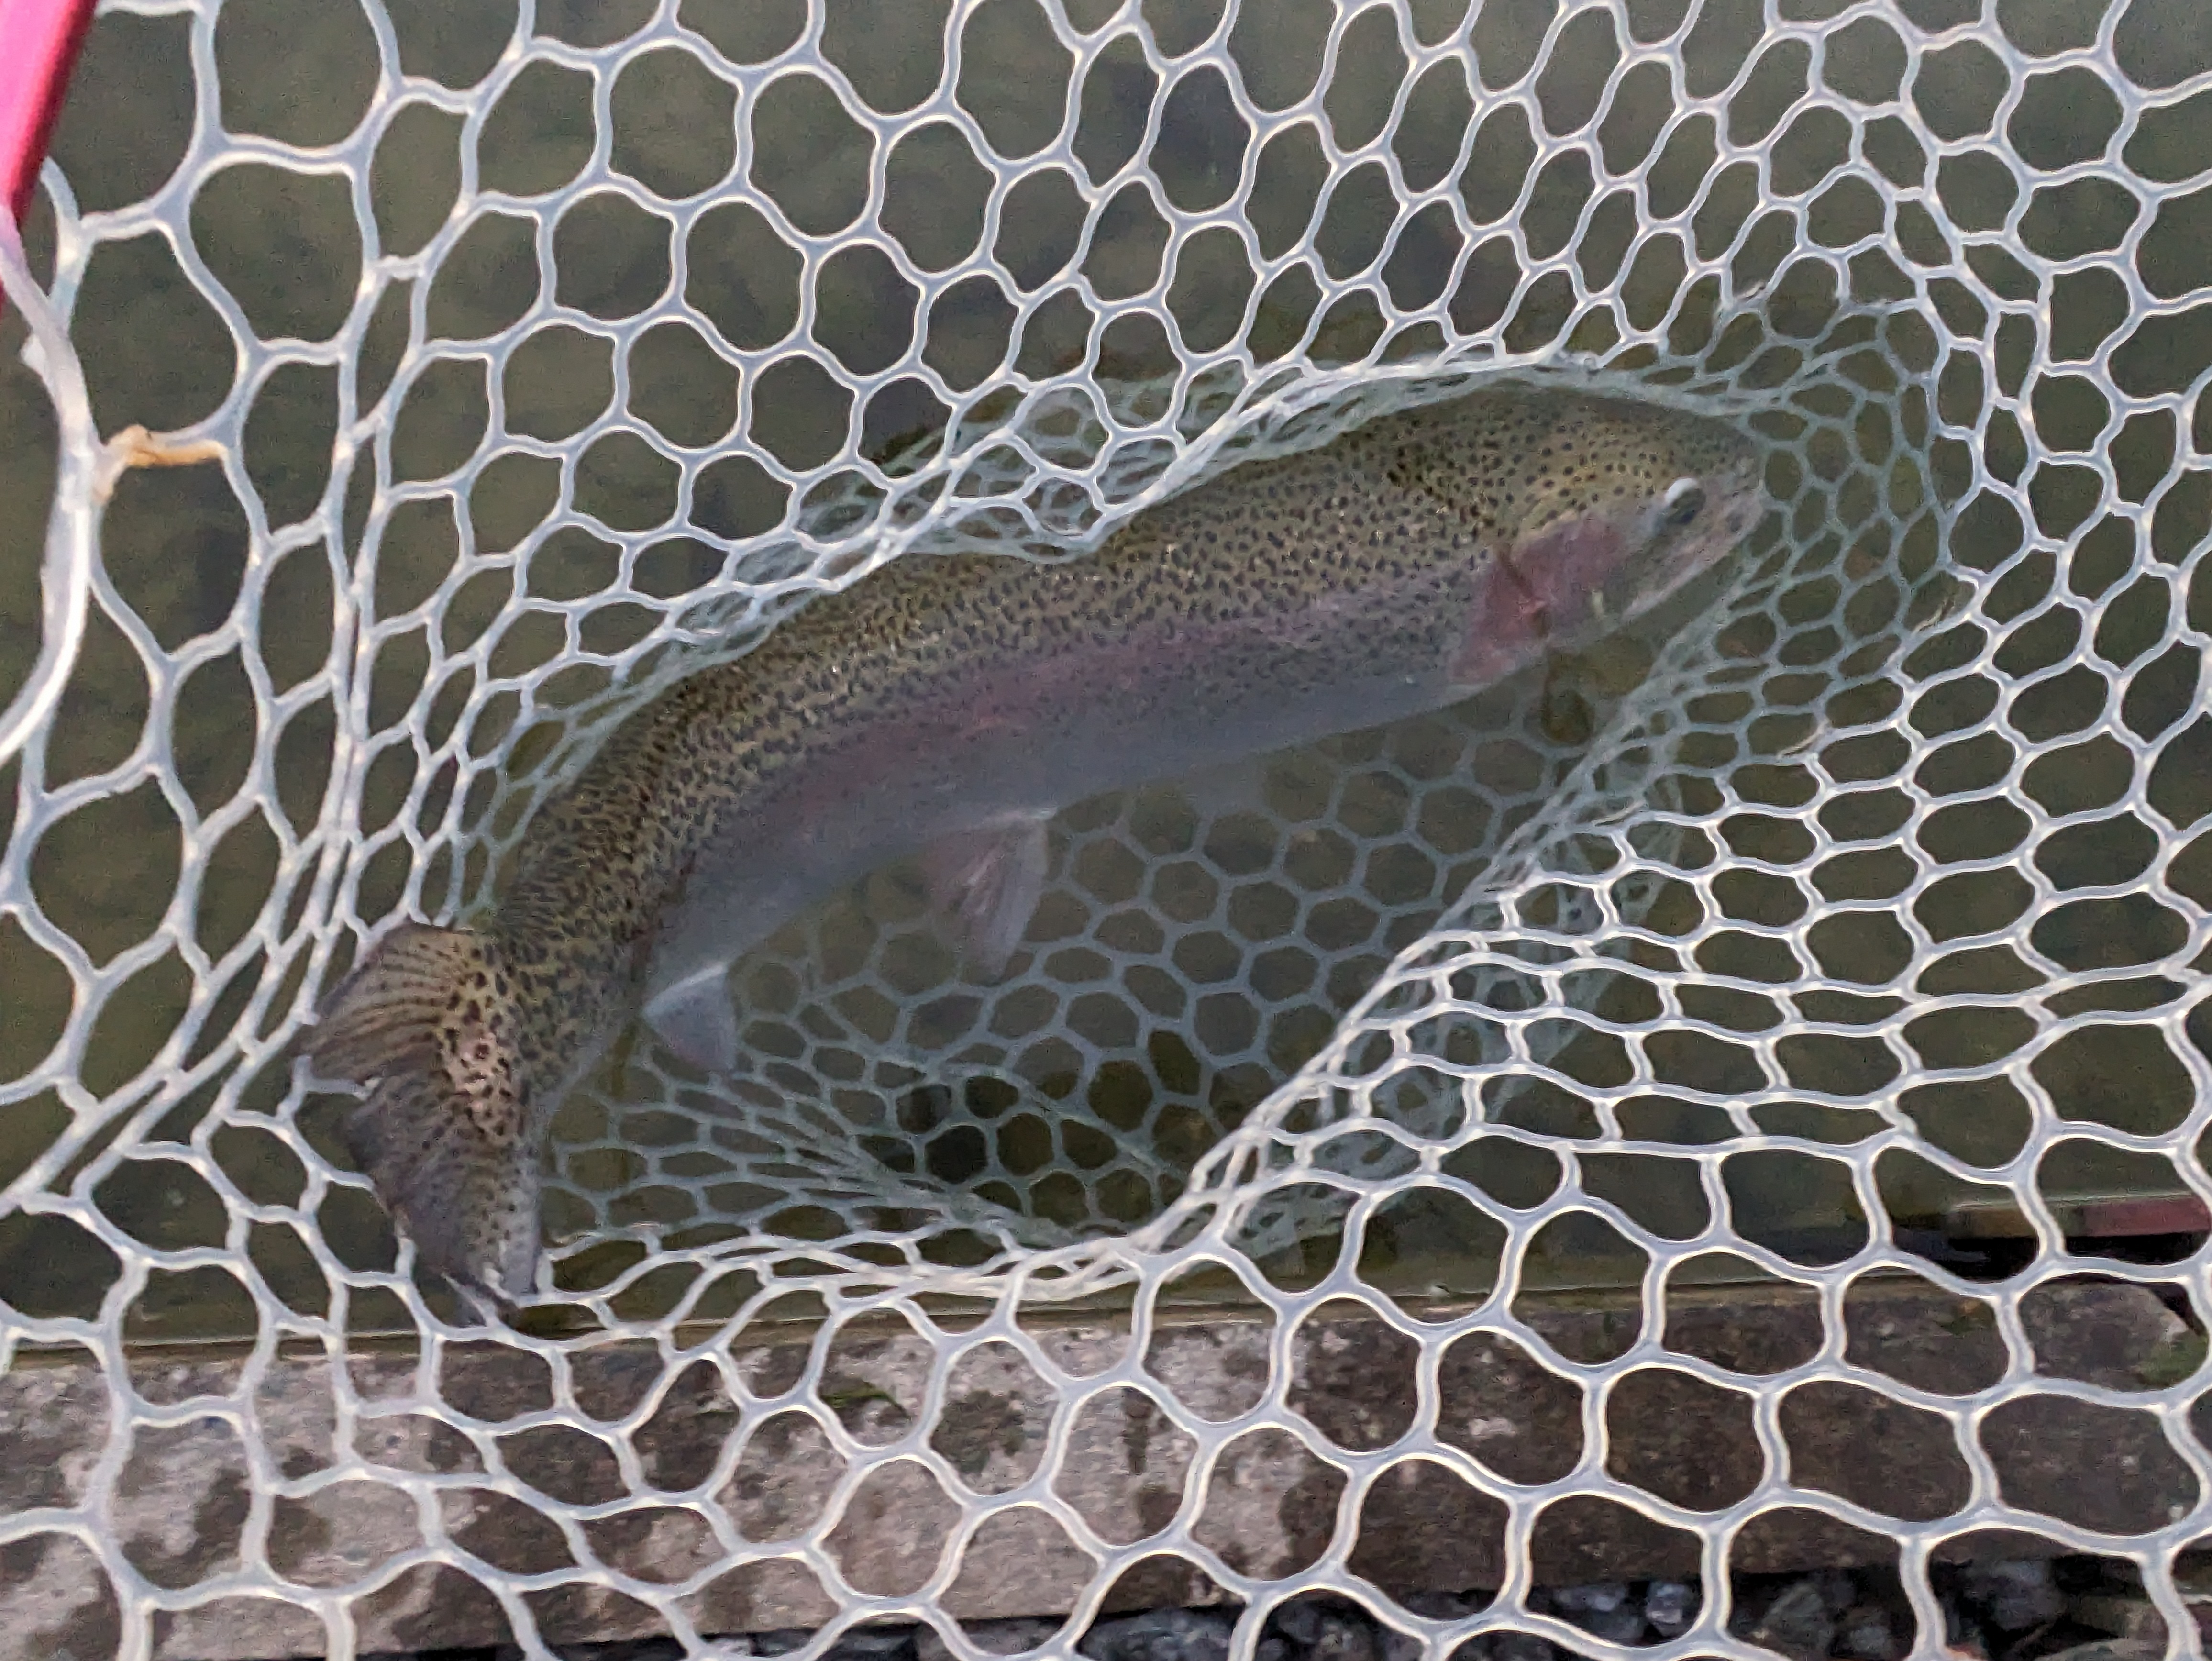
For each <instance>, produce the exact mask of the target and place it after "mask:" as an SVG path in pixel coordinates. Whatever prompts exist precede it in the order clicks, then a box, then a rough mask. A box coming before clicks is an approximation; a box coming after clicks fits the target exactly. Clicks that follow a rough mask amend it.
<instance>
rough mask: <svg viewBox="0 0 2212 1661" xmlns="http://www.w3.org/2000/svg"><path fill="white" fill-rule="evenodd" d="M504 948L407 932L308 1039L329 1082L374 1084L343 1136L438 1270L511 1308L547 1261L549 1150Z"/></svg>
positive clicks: (434, 932) (391, 940)
mask: <svg viewBox="0 0 2212 1661" xmlns="http://www.w3.org/2000/svg"><path fill="white" fill-rule="evenodd" d="M513 1033H514V1023H513V1010H512V1008H511V1007H510V1004H509V1001H508V995H507V980H506V977H505V976H504V974H503V973H502V972H501V967H500V964H499V962H498V954H497V950H496V947H495V945H494V943H493V942H492V941H490V940H487V939H486V938H485V937H484V936H483V935H482V934H477V933H475V932H474V931H472V930H469V929H460V928H431V927H429V926H428V925H427V924H423V923H417V922H409V923H403V924H402V925H400V927H398V928H395V929H393V930H392V932H391V933H390V934H387V935H386V936H385V938H384V939H383V940H380V941H378V942H377V944H376V946H374V948H373V949H372V950H371V951H370V952H369V953H368V957H366V958H363V959H362V962H361V964H359V966H357V967H356V969H355V970H354V971H353V972H352V973H351V974H350V975H349V976H348V977H346V978H345V980H344V981H343V982H342V983H340V984H339V986H338V988H337V990H336V991H335V992H334V993H332V994H331V996H330V998H329V1000H328V1001H327V1002H326V1003H325V1006H324V1008H323V1010H322V1012H321V1013H320V1015H319V1017H318V1019H317V1020H316V1023H315V1025H314V1027H313V1030H312V1031H310V1032H309V1034H308V1035H307V1056H308V1060H309V1062H310V1064H311V1065H312V1066H313V1068H314V1070H315V1071H316V1072H317V1073H318V1074H321V1075H322V1076H324V1077H325V1078H333V1079H350V1080H355V1081H356V1082H358V1083H373V1085H374V1088H372V1089H371V1090H370V1092H369V1094H368V1099H367V1100H366V1101H364V1102H363V1103H362V1104H361V1105H360V1106H359V1107H357V1108H356V1109H355V1110H353V1112H352V1113H350V1114H349V1115H348V1116H347V1118H346V1120H345V1123H344V1126H343V1135H344V1138H345V1141H346V1145H347V1147H349V1149H350V1150H351V1152H352V1153H353V1155H354V1158H355V1159H357V1160H358V1161H359V1162H360V1164H361V1167H362V1170H363V1171H365V1172H367V1173H368V1178H369V1180H370V1182H372V1183H374V1185H375V1188H376V1193H377V1197H378V1198H379V1199H380V1200H382V1201H383V1202H384V1204H385V1207H386V1209H387V1210H389V1211H390V1212H391V1213H392V1216H393V1218H394V1220H397V1221H398V1223H399V1225H400V1226H402V1227H403V1228H404V1229H405V1230H406V1232H407V1235H408V1238H410V1239H411V1240H413V1241H414V1242H415V1249H416V1253H417V1254H418V1255H419V1256H421V1257H422V1261H423V1262H424V1263H425V1264H426V1265H428V1267H429V1268H431V1269H435V1270H437V1271H438V1273H440V1274H441V1275H444V1276H445V1277H446V1278H447V1280H449V1281H453V1283H454V1284H455V1285H457V1286H459V1287H463V1288H465V1289H466V1290H469V1291H471V1292H475V1293H480V1294H483V1295H485V1296H488V1297H489V1298H490V1299H493V1300H494V1301H495V1302H499V1303H505V1302H507V1301H508V1300H509V1299H512V1298H513V1297H515V1296H517V1295H520V1293H525V1292H527V1291H528V1290H529V1289H530V1286H531V1282H532V1280H533V1279H534V1278H535V1275H536V1271H537V1262H538V1149H537V1147H536V1146H535V1145H534V1141H533V1140H532V1136H531V1135H530V1121H531V1118H532V1114H531V1111H530V1108H531V1103H530V1101H529V1099H528V1083H527V1080H526V1074H525V1073H524V1070H523V1068H521V1066H520V1057H519V1056H517V1055H516V1053H515V1045H514V1039H513Z"/></svg>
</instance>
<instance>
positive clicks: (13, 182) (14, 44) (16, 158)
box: [0, 0, 94, 226]
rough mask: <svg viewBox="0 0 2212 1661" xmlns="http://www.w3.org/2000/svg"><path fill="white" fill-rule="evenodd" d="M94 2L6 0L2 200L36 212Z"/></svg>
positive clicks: (18, 217)
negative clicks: (49, 146)
mask: <svg viewBox="0 0 2212 1661" xmlns="http://www.w3.org/2000/svg"><path fill="white" fill-rule="evenodd" d="M93 3H94V0H0V201H4V202H5V203H6V204H7V207H8V214H9V218H11V219H12V220H13V221H14V222H15V223H16V224H17V225H18V226H20V225H21V223H22V222H23V216H24V215H25V214H27V213H28V212H29V211H30V208H31V195H32V192H34V191H35V190H36V189H37V188H38V184H39V167H40V164H41V163H43V162H44V161H46V142H47V140H48V139H50V138H51V137H52V136H53V131H54V120H55V118H56V117H57V116H58V115H59V114H60V113H61V108H62V98H63V95H64V94H65V93H67V92H68V90H69V77H70V68H71V67H72V66H73V65H74V64H76V54H77V48H78V47H79V46H82V45H83V44H84V34H85V30H86V29H87V28H88V27H90V26H91V23H92V9H93Z"/></svg>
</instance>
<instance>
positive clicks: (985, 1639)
mask: <svg viewBox="0 0 2212 1661" xmlns="http://www.w3.org/2000/svg"><path fill="white" fill-rule="evenodd" d="M1934 1582H1935V1587H1936V1597H1937V1601H1938V1602H1939V1603H1940V1604H1941V1605H1942V1610H1943V1615H1944V1624H1945V1627H1946V1629H1947V1630H1946V1631H1945V1633H1944V1634H1943V1641H1944V1652H1945V1653H1946V1656H1947V1661H2157V1658H2160V1657H2162V1656H2163V1655H2164V1654H2165V1652H2166V1628H2165V1624H2164V1622H2163V1621H2160V1618H2159V1615H2158V1613H2157V1611H2156V1609H2154V1607H2153V1606H2152V1604H2151V1603H2150V1602H2149V1600H2148V1599H2147V1598H2146V1597H2144V1596H2143V1595H2142V1588H2141V1586H2140V1585H2138V1584H2137V1583H2136V1581H2135V1579H2133V1575H2132V1571H2131V1570H2130V1569H2129V1568H2127V1567H2125V1566H2124V1565H2120V1564H2118V1563H2116V1562H2113V1561H2107V1560H2101V1559H2096V1558H2087V1557H2075V1558H2057V1559H2046V1558H2027V1557H2022V1558H2009V1559H2000V1560H1996V1561H1986V1562H1977V1563H1971V1564H1965V1565H1942V1564H1939V1565H1938V1566H1937V1567H1936V1570H1935V1572H1934ZM1733 1594H1734V1595H1733V1599H1732V1609H1731V1612H1730V1615H1729V1630H1730V1631H1731V1633H1733V1634H1735V1635H1736V1636H1738V1637H1739V1638H1741V1639H1746V1640H1749V1641H1751V1642H1753V1643H1754V1644H1757V1645H1759V1646H1762V1647H1763V1648H1765V1649H1766V1650H1768V1651H1770V1652H1772V1653H1773V1654H1775V1655H1776V1656H1778V1657H1781V1658H1785V1661H1904V1658H1905V1657H1906V1656H1908V1655H1911V1654H1912V1653H1913V1651H1914V1640H1915V1638H1916V1635H1917V1624H1916V1622H1915V1620H1914V1617H1913V1613H1912V1609H1911V1603H1909V1601H1908V1600H1907V1599H1906V1597H1905V1592H1904V1589H1903V1587H1902V1586H1901V1585H1899V1581H1898V1579H1897V1576H1896V1575H1895V1573H1893V1572H1892V1571H1890V1570H1887V1569H1862V1570H1857V1571H1850V1572H1845V1571H1844V1570H1839V1569H1829V1570H1823V1571H1820V1572H1818V1573H1809V1574H1781V1575H1759V1576H1745V1577H1742V1578H1741V1579H1739V1580H1738V1581H1737V1582H1736V1584H1735V1587H1734V1588H1733ZM1488 1602H1489V1599H1488V1597H1487V1595H1486V1594H1485V1593H1482V1592H1480V1591H1469V1592H1461V1593H1449V1592H1415V1593H1410V1594H1407V1596H1406V1597H1404V1598H1403V1599H1401V1603H1400V1605H1399V1607H1400V1609H1401V1610H1403V1611H1405V1612H1409V1613H1411V1614H1412V1615H1415V1616H1418V1617H1420V1618H1421V1619H1423V1620H1425V1621H1435V1622H1439V1623H1441V1622H1451V1621H1462V1620H1464V1619H1466V1618H1468V1616H1470V1615H1477V1614H1480V1612H1481V1611H1482V1610H1483V1609H1486V1607H1487V1605H1488ZM1528 1609H1529V1610H1530V1612H1531V1613H1533V1614H1536V1615H1548V1616H1551V1617H1553V1619H1556V1620H1558V1621H1565V1623H1567V1624H1568V1625H1569V1626H1571V1627H1575V1628H1580V1629H1581V1630H1582V1631H1583V1632H1585V1633H1588V1634H1590V1636H1591V1638H1592V1639H1593V1640H1597V1642H1596V1643H1595V1644H1594V1645H1593V1646H1592V1647H1593V1649H1595V1648H1596V1647H1598V1646H1601V1645H1603V1646H1611V1645H1620V1646H1634V1645H1647V1644H1653V1643H1657V1642H1660V1641H1662V1640H1667V1639H1672V1638H1678V1637H1680V1636H1681V1635H1682V1634H1684V1633H1686V1632H1688V1631H1690V1630H1691V1629H1692V1628H1693V1627H1694V1626H1695V1625H1696V1623H1697V1622H1698V1621H1699V1619H1701V1618H1702V1617H1703V1615H1704V1613H1705V1591H1704V1589H1703V1587H1701V1586H1700V1585H1699V1584H1698V1583H1697V1582H1696V1581H1694V1580H1641V1581H1624V1580H1605V1581H1597V1582H1594V1583H1592V1584H1590V1585H1578V1586H1549V1587H1541V1588H1539V1589H1537V1590H1536V1591H1533V1592H1531V1593H1530V1594H1529V1598H1528ZM2193 1609H2194V1610H2195V1611H2196V1612H2197V1614H2198V1617H2199V1625H2200V1628H2201V1629H2202V1630H2203V1632H2204V1633H2206V1634H2212V1602H2206V1603H2198V1604H2196V1605H2193ZM1236 1625H1237V1611H1236V1610H1235V1609H1151V1610H1147V1611H1146V1612H1144V1613H1143V1614H1139V1615H1114V1616H1109V1618H1107V1619H1105V1620H1103V1621H1098V1622H1097V1623H1096V1624H1095V1625H1093V1626H1092V1627H1091V1629H1090V1630H1089V1631H1088V1632H1086V1633H1085V1634H1083V1635H1082V1636H1081V1638H1079V1640H1077V1641H1076V1643H1075V1645H1074V1648H1075V1650H1076V1652H1078V1653H1079V1654H1080V1655H1081V1656H1083V1657H1084V1658H1085V1661H1228V1658H1229V1655H1230V1652H1231V1646H1232V1641H1233V1640H1234V1638H1235V1635H1236ZM960 1630H961V1631H962V1633H963V1634H964V1636H965V1637H966V1639H967V1640H968V1642H969V1644H970V1645H972V1646H975V1648H976V1649H980V1650H981V1651H982V1652H984V1653H986V1654H987V1655H994V1656H1018V1655H1023V1654H1027V1653H1030V1652H1035V1651H1037V1650H1040V1649H1042V1648H1043V1647H1045V1646H1048V1645H1049V1644H1052V1643H1054V1642H1055V1641H1064V1640H1063V1633H1064V1628H1063V1627H1062V1625H1061V1624H1060V1622H1059V1621H1054V1620H1048V1619H1036V1620H1021V1621H978V1622H975V1623H973V1624H971V1625H969V1626H966V1627H963V1628H961V1629H960ZM812 1636H813V1635H812V1634H811V1633H805V1632H769V1633H756V1634H751V1635H750V1636H749V1637H741V1638H735V1639H725V1640H721V1641H722V1643H723V1644H724V1646H726V1649H728V1650H729V1651H731V1652H735V1653H738V1654H750V1655H754V1656H758V1657H763V1658H767V1657H773V1656H782V1655H788V1654H790V1653H792V1652H793V1651H796V1650H798V1649H799V1648H802V1647H803V1646H805V1645H806V1644H807V1643H808V1642H810V1641H811V1638H812ZM2192 1637H2193V1638H2195V1641H2196V1642H2197V1645H2198V1646H2202V1645H2203V1642H2204V1641H2205V1640H2204V1639H2203V1638H2202V1637H2197V1636H2196V1635H2195V1634H2192ZM1582 1653H1583V1652H1581V1651H1579V1650H1577V1649H1575V1648H1572V1647H1565V1646H1560V1645H1558V1644H1555V1643H1553V1641H1552V1640H1550V1639H1549V1638H1547V1637H1545V1636H1542V1635H1540V1634H1535V1633H1532V1632H1526V1631H1520V1632H1516V1631H1510V1630H1507V1631H1491V1632H1486V1633H1482V1634H1477V1635H1476V1636H1474V1637H1473V1638H1470V1639H1468V1640H1465V1641H1463V1642H1462V1643H1461V1644H1459V1645H1458V1646H1455V1648H1453V1649H1452V1650H1451V1651H1449V1653H1448V1654H1447V1655H1439V1656H1438V1657H1437V1658H1436V1661H1575V1658H1577V1657H1579V1656H1580V1655H1581V1654H1582ZM1923 1653H1925V1652H1924V1651H1923ZM556 1654H558V1655H560V1656H562V1658H563V1661H677V1658H679V1657H681V1656H682V1654H683V1651H682V1648H681V1647H680V1646H678V1645H677V1644H675V1643H673V1642H672V1641H671V1640H666V1639H652V1640H643V1641H641V1642H635V1643H626V1644H590V1645H576V1646H568V1647H567V1648H562V1649H556ZM519 1656H520V1651H518V1650H516V1649H514V1648H513V1647H512V1646H501V1647H500V1648H497V1649H485V1650H444V1651H439V1652H435V1656H430V1655H425V1656H418V1657H415V1658H405V1657H391V1658H383V1661H515V1658H517V1657H519ZM365 1661H379V1658H374V1657H371V1658H365ZM824 1661H957V1657H956V1654H955V1652H954V1651H953V1649H952V1647H951V1645H950V1644H949V1643H947V1642H946V1640H945V1638H944V1637H943V1636H942V1635H941V1634H939V1632H938V1631H937V1630H936V1629H935V1628H933V1627H929V1626H921V1627H915V1626H903V1625H901V1626H883V1627H875V1628H855V1629H853V1630H850V1631H848V1632H846V1633H844V1634H842V1635H841V1637H840V1638H839V1639H838V1640H837V1642H836V1644H835V1645H834V1646H832V1647H831V1649H830V1650H829V1653H828V1656H827V1657H826V1658H824ZM1255 1661H1425V1648H1424V1646H1423V1645H1422V1643H1421V1641H1420V1640H1418V1639H1416V1638H1414V1637H1413V1636H1411V1635H1410V1634H1406V1633H1403V1632H1400V1631H1397V1630H1395V1628H1391V1627H1389V1626H1388V1625H1385V1624H1384V1623H1383V1622H1381V1621H1377V1620H1376V1618H1375V1617H1374V1616H1373V1615H1371V1614H1370V1613H1369V1612H1368V1610H1367V1609H1364V1608H1363V1607H1361V1606H1360V1605H1359V1604H1358V1603H1353V1602H1352V1601H1351V1600H1349V1599H1347V1598H1343V1597H1335V1596H1333V1595H1322V1594H1307V1595H1303V1596H1297V1597H1290V1598H1288V1599H1286V1600H1285V1601H1283V1602H1281V1603H1277V1604H1276V1605H1275V1606H1274V1607H1273V1609H1270V1610H1269V1612H1268V1614H1267V1618H1266V1621H1264V1623H1263V1624H1262V1626H1261V1630H1260V1633H1259V1634H1258V1638H1257V1640H1256V1645H1255Z"/></svg>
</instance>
